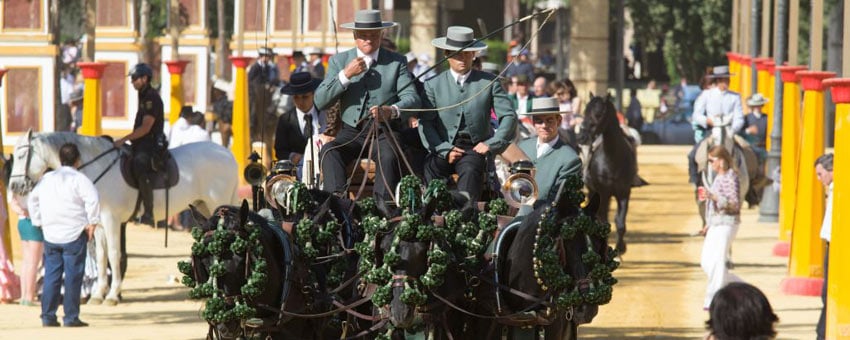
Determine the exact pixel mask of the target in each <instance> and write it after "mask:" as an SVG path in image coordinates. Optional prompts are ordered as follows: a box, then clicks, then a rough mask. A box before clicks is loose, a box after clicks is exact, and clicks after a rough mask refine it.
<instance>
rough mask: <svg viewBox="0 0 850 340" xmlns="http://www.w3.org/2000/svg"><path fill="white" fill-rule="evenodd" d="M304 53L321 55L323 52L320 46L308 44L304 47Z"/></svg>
mask: <svg viewBox="0 0 850 340" xmlns="http://www.w3.org/2000/svg"><path fill="white" fill-rule="evenodd" d="M304 54H305V55H311V54H319V55H322V54H324V53H322V49H320V48H318V47H313V46H308V47H305V48H304Z"/></svg>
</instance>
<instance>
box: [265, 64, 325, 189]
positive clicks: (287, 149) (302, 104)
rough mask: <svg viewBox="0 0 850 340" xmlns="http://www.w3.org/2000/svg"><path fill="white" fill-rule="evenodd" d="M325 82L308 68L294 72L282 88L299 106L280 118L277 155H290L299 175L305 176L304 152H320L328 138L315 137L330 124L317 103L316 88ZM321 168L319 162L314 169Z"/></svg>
mask: <svg viewBox="0 0 850 340" xmlns="http://www.w3.org/2000/svg"><path fill="white" fill-rule="evenodd" d="M321 82H322V81H321V80H320V79H316V78H313V77H312V76H311V75H310V73H308V72H297V73H293V74H292V76H291V77H290V81H289V84H287V85H286V86H284V87H283V88H281V89H280V91H281V92H282V93H284V94H287V95H289V96H291V97H292V101H293V103H294V104H295V107H293V108H292V109H291V110H289V111H287V112H284V113H283V114H282V115H280V117H279V118H278V120H277V128H276V129H275V140H274V151H275V158H276V159H277V160H284V159H288V160H290V161H292V163H293V164H296V165H297V166H298V175H297V176H298V179H302V174H303V170H304V162H303V161H304V155H305V154H312V153H314V152H317V151H318V149H319V148H321V145H322V144H323V143H324V142H325V140H322V138H314V136H318V135H320V134H322V133H324V132H325V129H326V128H327V125H328V124H327V113H326V112H325V111H324V110H319V109H317V108H316V105H315V104H314V103H313V95H314V92H315V91H316V87H318V86H319V83H321ZM311 147H312V149H311ZM305 151H306V152H305ZM311 159H312V157H311ZM317 168H318V164H313V170H314V172H315V170H317ZM308 183H313V182H308Z"/></svg>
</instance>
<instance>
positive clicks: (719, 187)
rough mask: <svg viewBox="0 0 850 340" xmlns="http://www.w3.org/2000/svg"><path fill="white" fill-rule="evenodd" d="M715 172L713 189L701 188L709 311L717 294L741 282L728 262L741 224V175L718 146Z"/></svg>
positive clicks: (712, 153) (711, 157) (713, 154)
mask: <svg viewBox="0 0 850 340" xmlns="http://www.w3.org/2000/svg"><path fill="white" fill-rule="evenodd" d="M708 161H709V164H710V166H711V169H712V170H713V171H714V172H715V173H716V174H717V175H716V176H715V177H714V181H713V182H712V183H711V187H710V188H707V189H706V188H700V190H699V191H700V196H701V197H700V199H706V200H707V201H708V202H707V203H708V204H707V211H706V227H705V228H706V230H705V242H704V243H703V247H702V255H701V257H700V266H701V267H702V270H703V271H704V272H705V274H706V275H708V287H706V290H705V302H704V304H703V309H704V310H708V307H709V306H710V305H711V299H712V298H714V294H715V293H716V292H717V291H718V290H720V289H721V288H723V287H724V286H725V285H726V284H728V283H730V282H738V281H741V278H739V277H738V276H737V275H735V274H733V273H731V272H729V268H727V267H726V262H727V261H728V259H729V249H730V248H731V246H732V240H734V239H735V234H737V233H738V225H739V224H740V223H741V214H740V207H741V203H740V199H739V197H740V196H739V191H740V185H739V183H738V172H737V170H736V169H735V167H734V163H733V161H732V155H730V154H729V152H728V151H726V149H725V148H724V147H723V146H719V145H718V146H714V147H712V148H711V149H710V150H709V151H708Z"/></svg>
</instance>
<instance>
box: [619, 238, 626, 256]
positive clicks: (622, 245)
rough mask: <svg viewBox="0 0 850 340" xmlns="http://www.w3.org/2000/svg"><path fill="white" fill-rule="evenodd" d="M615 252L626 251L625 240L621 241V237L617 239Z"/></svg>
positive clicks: (623, 252)
mask: <svg viewBox="0 0 850 340" xmlns="http://www.w3.org/2000/svg"><path fill="white" fill-rule="evenodd" d="M617 253H619V254H620V255H623V254H625V253H626V241H623V239H619V240H617Z"/></svg>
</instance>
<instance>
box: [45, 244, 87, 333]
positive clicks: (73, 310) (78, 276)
mask: <svg viewBox="0 0 850 340" xmlns="http://www.w3.org/2000/svg"><path fill="white" fill-rule="evenodd" d="M87 241H88V237H87V236H86V233H81V234H80V237H79V238H77V240H75V241H73V242H69V243H64V244H55V243H50V242H47V241H45V242H44V290H43V292H42V294H41V322H42V323H43V324H49V323H54V322H56V310H57V309H59V302H60V301H59V297H60V285H62V284H63V283H64V285H65V296H64V298H63V299H62V301H61V302H62V306H63V307H62V310H64V311H65V317H64V318H62V321H63V322H64V323H65V324H66V325H67V324H70V323H72V322H74V321H77V320H79V317H80V289H81V288H82V285H83V274H84V273H85V269H86V262H85V260H86V246H87ZM63 273H64V274H65V280H64V282H63V280H62V274H63Z"/></svg>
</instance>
